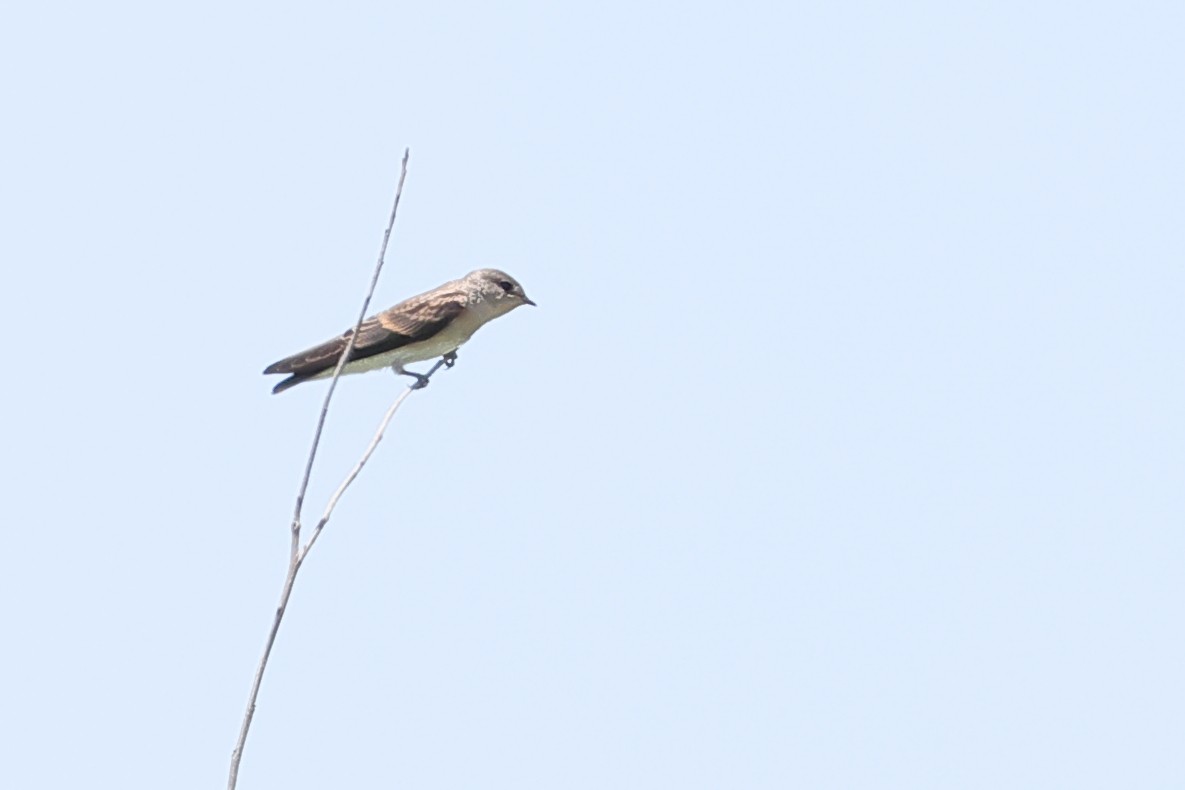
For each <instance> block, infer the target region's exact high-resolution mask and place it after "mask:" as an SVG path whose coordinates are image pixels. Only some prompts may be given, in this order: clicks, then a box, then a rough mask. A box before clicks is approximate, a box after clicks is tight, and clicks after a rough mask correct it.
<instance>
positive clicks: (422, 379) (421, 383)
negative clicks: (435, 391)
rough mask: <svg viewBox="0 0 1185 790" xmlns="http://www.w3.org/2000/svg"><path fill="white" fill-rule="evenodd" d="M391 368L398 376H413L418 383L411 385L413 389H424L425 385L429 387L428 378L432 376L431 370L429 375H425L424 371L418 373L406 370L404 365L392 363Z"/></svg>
mask: <svg viewBox="0 0 1185 790" xmlns="http://www.w3.org/2000/svg"><path fill="white" fill-rule="evenodd" d="M391 370H392V371H394V373H395V375H396V376H411V377H412V378H413V379H415V380H416V383H415V384H412V385H411V388H412V389H413V390H422V389H423V388H424V387H427V386H428V379H429V378H430V377H431V376H432V373H431V372H429V373H428V375H427V376H425V375H424V374H423V373H416V372H414V371H411V370H404V369H403V365H392V366H391Z"/></svg>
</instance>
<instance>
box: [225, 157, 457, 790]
mask: <svg viewBox="0 0 1185 790" xmlns="http://www.w3.org/2000/svg"><path fill="white" fill-rule="evenodd" d="M410 155H411V151H410V149H404V152H403V162H402V164H401V166H400V170H399V184H398V186H397V187H396V188H395V201H394V203H393V204H392V206H391V216H390V218H389V219H388V220H387V229H386V231H385V232H384V233H383V243H382V246H381V247H379V257H378V261H376V262H375V266H374V274H373V275H371V278H370V287H369V288H368V289H367V291H366V298H365V299H364V300H363V301H362V309H361V310H360V311H359V312H358V320H357V321H356V322H355V324H354V331H353V332H351V333H350V339H349V340H348V341H347V343H346V347H345V349H344V350H343V351H342V355H341V357H340V358H339V359H338V360H337V367H335V368H334V369H333V378H332V380H330V382H329V389H328V391H327V392H326V393H325V401H324V402H323V403H322V404H321V413H320V415H319V416H318V418H317V429H316V430H315V431H314V432H313V444H312V447H311V448H310V449H309V457H308V460H307V461H306V462H305V468H304V475H303V476H302V477H301V481H300V488H299V490H298V491H297V494H296V505H295V507H294V508H293V512H292V525H291V527H290V529H289V532H290V534H291V540H290V544H289V554H288V573H287V574H286V575H285V577H284V586H283V588H282V589H281V590H280V602H279V604H278V605H277V606H276V614H275V617H274V618H273V619H272V626H271V629H270V630H269V631H268V635H267V642H266V644H265V645H264V648H263V656H262V657H261V658H260V659H259V665H258V666H257V667H256V668H255V677H254V679H253V680H252V682H251V692H250V694H248V696H247V710H246V712H245V713H244V714H243V724H242V726H241V727H240V728H239V737H238V740H237V741H235V748H234V751H232V752H231V756H230V779H229V781H228V783H227V788H228V790H235V786H236V785H237V784H238V781H239V764H240V763H241V762H242V759H243V748H244V746H245V745H246V743H247V734H248V733H249V732H250V731H251V722H252V720H253V719H254V718H255V706H256V702H257V701H258V699H259V688H260V686H261V685H262V684H263V673H264V672H265V671H266V670H267V664H268V659H270V658H271V654H272V647H273V646H274V645H275V643H276V635H277V634H278V633H279V632H280V623H282V622H283V620H284V613H285V612H286V611H287V609H288V601H289V599H290V598H291V597H292V587H293V585H295V584H296V574H297V573H298V572H299V571H300V566H301V564H302V563H303V562H304V558H305V557H306V556H308V550H309V549H310V548H312V544H313V540H315V539H316V535H318V534H320V532H321V529H322V528H323V527H324V526H325V522H326V521H328V520H329V514H330V513H331V512H332V510H333V505H336V504H337V499H339V498H340V497H341V494H342V493H343V492H344V491H345V488H346V487H348V486H349V483H350V482H353V479H354V478H355V477H357V476H358V472H359V471H361V468H362V465H363V464H365V463H366V461H367V459H368V458H369V457H370V453H371V452H373V449H374V446H375V445H377V444H378V439H379V438H381V436H382V430H380V432H379V437H377V438H376V439H375V440H374V441H372V442H371V447H370V448H369V449H368V450H367V453H366V455H365V456H363V459H362V461H361V462H360V463H359V464H358V465H357V466H356V467H355V471H354V472H352V473H351V476H350V477H349V478H348V480H347V482H346V483H343V484H342V486H341V487H340V488H339V489H338V491H337V492H336V493H335V494H334V498H333V501H332V504H331V506H330V507H329V508H328V509H327V510H326V512H325V515H324V516H322V518H321V521H320V522H319V523H318V524H317V529H316V531H315V532H314V534H313V539H310V540H309V543H308V545H306V546H305V547H304V549H303V550H302V549H301V548H300V529H301V526H300V520H301V512H302V509H303V507H304V499H305V494H306V493H307V492H308V488H309V480H310V478H311V477H312V474H313V461H314V460H316V457H317V448H318V446H320V444H321V432H322V431H323V430H324V428H325V419H326V417H327V416H328V414H329V401H330V399H331V398H332V397H333V391H334V390H335V389H336V388H337V380H338V379H339V378H340V377H341V373H342V368H343V367H345V364H346V360H348V359H349V358H350V353H351V352H352V351H353V350H354V343H355V340H356V338H357V337H358V328H359V327H360V326H361V325H362V322H363V321H364V320H365V319H366V313H367V312H368V311H369V310H370V300H371V299H372V298H373V297H374V290H375V287H376V286H377V285H378V282H379V275H380V274H381V273H382V271H383V263H384V261H385V260H386V256H387V245H388V243H389V242H390V240H391V231H392V229H393V228H394V227H395V216H396V214H397V213H398V212H399V200H400V198H401V197H402V196H403V183H404V181H406V180H407V161H408V159H409V157H410ZM435 370H436V369H435V368H433V372H435ZM408 392H410V388H409V390H408ZM408 392H404V393H402V394H401V395H400V396H399V398H398V399H397V400H396V402H395V406H393V407H392V408H391V409H390V411H388V413H387V418H386V420H384V422H383V429H385V428H386V426H387V423H388V422H390V419H391V416H393V415H394V412H395V409H396V408H397V407H398V404H399V403H401V402H402V401H403V399H404V398H406V397H407V394H408Z"/></svg>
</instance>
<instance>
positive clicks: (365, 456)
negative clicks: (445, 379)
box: [299, 359, 445, 562]
mask: <svg viewBox="0 0 1185 790" xmlns="http://www.w3.org/2000/svg"><path fill="white" fill-rule="evenodd" d="M444 364H445V362H444V360H443V359H441V360H437V362H436V364H435V365H433V366H432V369H431V370H429V371H428V373H427V374H426V375H425V376H424V380H425V381H427V380H428V379H430V378H432V374H433V373H435V372H436V371H438V370H440V368H441V366H442V365H444ZM417 389H419V387H418V386H417V385H415V384H413V385H411V386H409V387H408V388H407V389H405V390H404V391H403V392H401V393H399V397H398V398H396V399H395V402H394V403H392V404H391V408H389V409H387V413H386V415H385V416H384V417H383V421H382V422H381V423H379V429H378V431H376V432H375V434H374V438H373V439H371V440H370V444H369V445H367V447H366V452H364V453H362V457H361V458H359V459H358V463H356V464H354V468H353V469H351V470H350V473H349V474H348V475H346V479H345V480H343V481H342V484H341V485H340V486H338V487H337V490H336V491H334V492H333V496H331V497H330V498H329V504H328V505H326V506H325V512H324V513H322V514H321V520H320V521H318V522H317V526H316V527H315V528H314V529H313V534H312V535H311V536H309V542H308V543H306V544H305V547H304V549H302V550H301V552H300V560H299V561H300V562H304V558H305V557H307V556H308V554H309V549H311V548H313V544H314V543H316V542H317V538H318V537H319V536H320V535H321V530H322V529H324V528H325V525H326V524H328V523H329V517H330V516H331V515H333V509H334V508H335V507H337V502H338V500H339V499H341V498H342V494H344V493H346V489H347V488H349V487H350V484H351V483H353V482H354V479H355V478H356V477H358V474H359V473H360V472H361V471H362V467H364V466H366V462H367V461H369V460H370V456H372V455H374V451H375V448H376V447H378V446H379V442H381V441H382V440H383V434H384V433H385V432H386V430H387V426H388V425H390V424H391V418H392V417H394V416H395V412H396V411H398V409H399V407H400V406H402V405H403V402H404V401H405V400H407V396H408V395H410V394H412V393H413V392H415V391H416V390H417Z"/></svg>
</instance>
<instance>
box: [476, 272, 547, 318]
mask: <svg viewBox="0 0 1185 790" xmlns="http://www.w3.org/2000/svg"><path fill="white" fill-rule="evenodd" d="M465 280H466V281H467V282H468V283H469V284H470V285H472V286H474V288H475V289H476V290H477V291H478V292H479V293H480V294H481V298H482V299H483V300H484V299H488V300H491V301H492V302H493V303H494V304H497V305H498V307H499V308H500V310H499V311H500V312H510V311H511V310H513V309H514V308H516V307H519V306H520V305H524V304H529V305H532V306H534V304H535V303H534V302H532V301H531V300H530V299H528V298H527V294H526V293H525V292H524V291H523V287H522V286H521V285H519V284H518V280H516V279H514V278H513V277H511V276H510V275H509V274H507V273H506V272H503V271H499V270H498V269H478V270H477V271H475V272H469V274H467V275H465Z"/></svg>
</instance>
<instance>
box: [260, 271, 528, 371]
mask: <svg viewBox="0 0 1185 790" xmlns="http://www.w3.org/2000/svg"><path fill="white" fill-rule="evenodd" d="M524 304H529V305H534V304H535V303H534V302H532V301H531V300H530V299H528V298H527V295H526V294H525V293H523V287H522V286H521V285H519V284H518V281H517V280H515V279H514V278H513V277H511V276H510V275H509V274H506V273H505V272H500V271H498V270H497V269H478V270H477V271H475V272H469V274H467V275H465V276H464V277H462V278H461V279H459V280H453V281H452V282H447V283H445V284H444V285H442V286H440V287H439V288H434V289H432V290H431V291H428V292H427V293H422V294H420V295H419V296H413V297H411V298H410V299H406V300H404V301H402V302H400V303H399V304H397V305H395V306H394V307H392V308H391V309H389V310H384V311H383V312H381V313H379V314H378V315H374V316H371V317H370V318H367V319H366V320H365V321H363V322H362V325H361V326H360V327H359V328H358V340H357V341H355V343H354V348H353V349H352V350H351V351H350V358H349V360H348V361H347V362H346V364H345V365H344V366H343V367H342V375H343V376H344V375H346V374H349V373H363V372H365V371H368V370H378V369H379V368H387V367H389V368H392V369H394V371H395V372H396V373H398V374H400V375H403V376H411V377H413V378H415V379H416V380H417V382H418V383H419V385H420V386H423V385H424V384H426V383H427V379H426V377H424V376H422V375H420V374H419V373H413V372H411V371H409V370H404V369H403V366H404V365H407V364H410V363H412V362H423V361H425V360H428V359H433V358H435V357H444V359H445V361H446V362H447V363H448V364H449V365H450V367H451V365H452V362H453V360H455V359H456V357H457V354H456V352H457V348H458V347H459V346H460V345H461V344H462V343H464V342H465V341H466V340H468V339H469V338H470V337H472V336H473V333H474V332H476V331H477V330H478V329H480V328H481V326H482V325H483V324H485V323H487V322H488V321H491V320H493V319H495V318H497V317H498V316H500V315H505V314H506V313H509V312H510V311H511V310H513V309H514V308H516V307H518V306H520V305H524ZM353 331H354V330H353V329H349V330H346V331H345V332H344V333H342V334H341V335H340V336H339V337H335V338H334V339H333V340H328V341H326V342H324V343H322V344H320V345H318V346H313V347H312V348H310V349H308V350H306V351H301V352H300V353H299V354H293V355H292V356H290V357H285V358H284V359H281V360H280V361H279V362H274V363H272V364H271V365H268V366H267V369H266V370H264V371H263V372H264V374H265V375H266V374H270V373H290V374H291V375H290V376H289V377H288V378H286V379H284V380H283V381H281V382H280V383H279V384H277V385H276V386H275V388H274V389H273V390H272V393H278V392H283V391H284V390H286V389H288V388H289V387H295V386H296V385H297V384H300V383H301V382H302V381H310V380H312V379H324V378H329V377H331V376H332V375H333V370H334V368H336V367H337V361H338V359H339V358H340V357H341V355H342V351H344V350H345V348H346V344H347V343H348V342H349V340H350V334H351V333H352V332H353Z"/></svg>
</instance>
